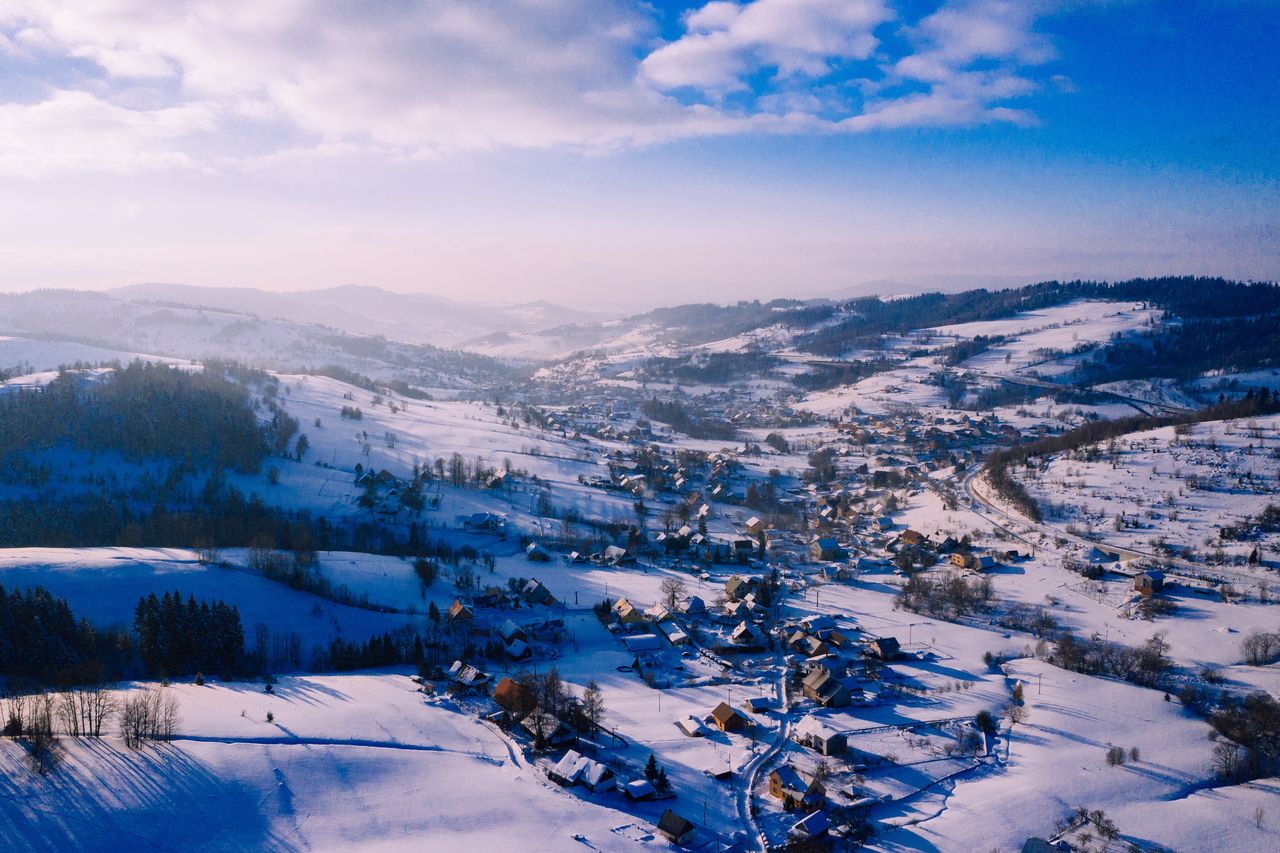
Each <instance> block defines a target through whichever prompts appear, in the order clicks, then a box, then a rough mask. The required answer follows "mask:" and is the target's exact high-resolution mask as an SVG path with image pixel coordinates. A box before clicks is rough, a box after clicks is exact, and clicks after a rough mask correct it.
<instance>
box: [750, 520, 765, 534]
mask: <svg viewBox="0 0 1280 853" xmlns="http://www.w3.org/2000/svg"><path fill="white" fill-rule="evenodd" d="M747 533H749V534H750V535H751V536H756V537H758V536H759V535H760V534H761V533H764V522H763V521H761V520H760V519H759V518H758V517H757V516H754V515H753V516H751V517H750V518H748V519H747Z"/></svg>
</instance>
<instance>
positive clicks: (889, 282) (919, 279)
mask: <svg viewBox="0 0 1280 853" xmlns="http://www.w3.org/2000/svg"><path fill="white" fill-rule="evenodd" d="M1044 280H1045V277H1044V276H1039V277H1036V276H1018V275H919V276H909V277H903V278H896V279H887V278H883V279H875V280H874V281H864V282H863V283H862V284H855V285H854V286H852V287H849V288H844V289H842V290H837V291H834V292H832V293H827V294H823V298H824V299H837V300H839V299H861V298H863V297H867V296H884V297H890V296H914V295H916V294H919V293H962V292H964V291H966V290H979V289H982V290H1008V289H1009V288H1011V287H1022V286H1023V285H1025V284H1031V283H1032V282H1036V281H1044Z"/></svg>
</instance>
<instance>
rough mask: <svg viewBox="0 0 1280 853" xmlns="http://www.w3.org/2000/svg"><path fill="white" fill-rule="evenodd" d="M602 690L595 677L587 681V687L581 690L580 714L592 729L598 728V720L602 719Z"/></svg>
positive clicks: (603, 708) (603, 709)
mask: <svg viewBox="0 0 1280 853" xmlns="http://www.w3.org/2000/svg"><path fill="white" fill-rule="evenodd" d="M604 715H605V707H604V691H602V690H601V689H600V685H599V684H597V683H596V682H595V679H592V680H591V681H588V682H587V688H586V690H584V691H583V692H582V716H583V717H585V718H586V720H587V722H588V723H590V724H591V729H592V731H596V730H598V729H599V728H600V721H601V720H603V719H604Z"/></svg>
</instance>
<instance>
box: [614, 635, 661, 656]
mask: <svg viewBox="0 0 1280 853" xmlns="http://www.w3.org/2000/svg"><path fill="white" fill-rule="evenodd" d="M622 642H623V644H625V645H626V647H627V651H629V652H631V653H633V654H639V653H640V652H656V651H657V650H658V649H660V648H662V640H660V639H658V635H657V634H634V635H632V636H630V637H623V638H622Z"/></svg>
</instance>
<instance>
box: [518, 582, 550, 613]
mask: <svg viewBox="0 0 1280 853" xmlns="http://www.w3.org/2000/svg"><path fill="white" fill-rule="evenodd" d="M520 594H521V595H523V596H524V600H525V602H526V603H528V604H545V605H547V606H548V607H549V606H551V605H552V604H555V603H556V598H555V596H554V595H552V594H551V590H549V589H547V588H546V587H545V586H543V585H542V581H540V580H538V579H537V578H531V579H530V580H529V582H528V583H526V584H525V585H524V589H522V590H521V591H520Z"/></svg>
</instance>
